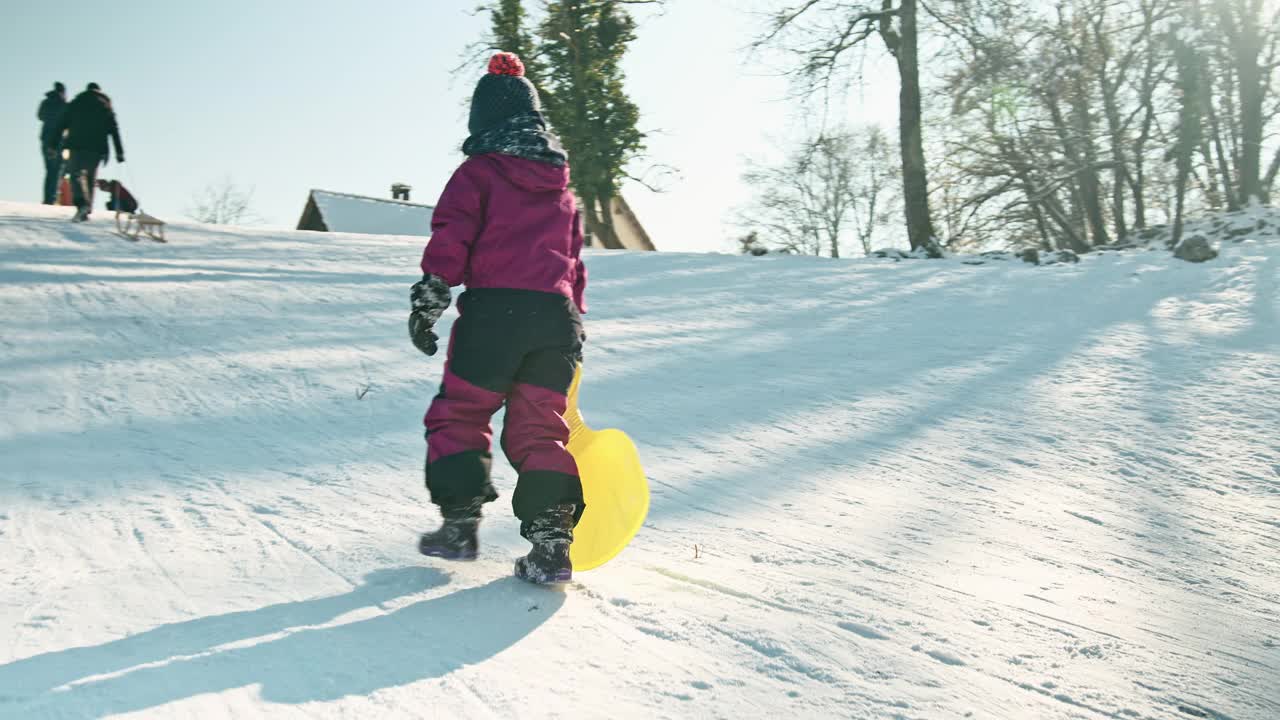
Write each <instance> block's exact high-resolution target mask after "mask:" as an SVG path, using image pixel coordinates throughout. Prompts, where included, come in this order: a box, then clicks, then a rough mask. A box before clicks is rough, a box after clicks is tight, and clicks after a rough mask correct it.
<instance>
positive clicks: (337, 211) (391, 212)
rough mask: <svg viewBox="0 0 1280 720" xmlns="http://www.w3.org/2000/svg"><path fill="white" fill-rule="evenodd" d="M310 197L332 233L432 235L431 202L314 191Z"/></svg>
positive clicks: (432, 209)
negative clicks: (424, 202)
mask: <svg viewBox="0 0 1280 720" xmlns="http://www.w3.org/2000/svg"><path fill="white" fill-rule="evenodd" d="M311 200H312V201H313V202H314V203H315V207H316V210H317V211H318V212H319V213H320V217H321V219H322V220H323V222H324V226H325V227H326V228H328V230H329V232H345V233H364V234H367V235H422V236H427V235H430V234H431V214H432V212H433V211H434V210H435V208H433V207H431V206H430V205H419V204H417V203H411V202H404V201H403V200H391V199H388V198H375V197H365V196H363V195H351V194H348V193H340V192H333V191H330V190H312V191H311Z"/></svg>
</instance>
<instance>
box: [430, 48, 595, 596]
mask: <svg viewBox="0 0 1280 720" xmlns="http://www.w3.org/2000/svg"><path fill="white" fill-rule="evenodd" d="M468 130H469V132H470V137H469V138H467V140H466V142H465V143H464V144H463V146H462V151H463V153H464V154H465V155H466V156H467V159H466V160H465V161H464V162H463V163H462V164H461V166H460V167H458V169H457V170H456V171H455V172H454V174H453V176H452V178H451V179H450V180H449V182H448V184H447V185H446V187H445V189H444V192H443V193H442V195H441V196H440V201H439V202H438V203H437V204H436V208H435V214H434V216H433V218H432V221H431V229H432V235H431V239H430V240H429V241H428V243H427V246H426V249H425V250H424V251H423V257H422V263H421V268H422V273H423V277H422V280H420V281H418V282H417V283H415V284H414V285H413V288H412V290H411V292H410V301H411V306H412V309H411V312H410V315H409V334H410V337H411V338H412V340H413V343H414V345H415V346H416V347H417V348H418V349H419V350H421V351H422V352H424V353H426V354H427V355H434V354H435V353H436V352H437V350H438V346H437V343H438V340H439V338H438V336H437V335H436V334H435V332H434V326H435V323H436V321H437V320H439V319H440V316H441V315H442V314H443V313H444V311H445V310H446V309H447V308H448V307H449V304H450V302H451V301H452V291H451V288H453V287H455V286H458V285H462V284H465V285H466V291H465V292H463V293H462V294H461V295H460V296H459V297H458V303H457V309H458V319H457V320H456V321H455V322H454V324H453V331H452V334H451V336H450V338H449V347H448V353H447V359H446V361H445V366H444V381H443V383H442V384H441V387H440V390H439V393H438V394H437V395H436V396H435V399H434V400H433V401H432V402H431V407H430V409H429V410H428V411H427V414H426V417H425V418H424V425H425V426H426V441H427V459H426V467H425V481H426V486H427V489H428V490H429V491H430V494H431V501H432V502H433V503H434V504H436V505H437V506H439V508H440V514H441V516H442V517H443V524H442V525H441V526H440V528H439V529H437V530H434V531H432V532H428V533H425V534H424V535H422V537H421V539H420V541H419V550H420V551H421V552H422V553H423V554H424V555H428V556H432V557H439V558H445V559H450V560H472V559H475V557H476V556H477V553H478V550H479V541H478V537H477V533H478V528H479V524H480V519H481V508H482V506H483V505H484V504H485V503H488V502H492V501H493V500H496V499H497V497H498V494H497V492H496V491H495V490H494V487H493V485H492V483H491V482H490V475H489V473H490V465H491V462H492V456H491V454H490V445H491V439H492V429H491V428H490V425H489V422H490V418H491V416H492V415H493V414H494V413H495V412H497V411H498V409H499V408H501V407H502V406H503V405H504V404H505V405H506V408H507V410H506V416H505V421H504V429H503V432H502V438H501V441H500V442H501V446H502V449H503V452H504V454H505V455H506V457H507V459H508V461H509V462H510V463H511V465H512V466H513V467H514V468H515V469H516V471H517V473H518V474H519V479H518V481H517V485H516V489H515V492H514V494H513V496H512V499H511V504H512V509H513V511H514V512H515V515H516V517H517V518H518V519H519V520H520V534H521V535H522V536H523V537H524V538H525V539H527V540H528V541H529V542H530V543H531V544H532V545H533V547H532V549H531V551H530V552H529V554H528V555H526V556H525V557H522V558H520V559H519V560H517V561H516V565H515V573H516V575H517V576H518V577H520V578H522V579H524V580H528V581H530V582H534V583H539V584H551V583H564V582H568V581H569V580H570V579H571V578H572V576H573V566H572V563H571V562H570V559H569V546H570V544H571V543H572V542H573V530H574V527H575V526H576V525H577V523H578V521H579V520H580V519H581V518H582V512H583V510H584V509H585V504H584V503H583V499H582V483H581V480H580V479H579V475H578V467H577V463H576V462H575V461H574V458H573V456H572V455H571V454H570V453H569V451H568V450H567V449H566V447H565V445H566V443H567V442H568V440H569V426H568V425H567V424H566V422H565V420H564V417H563V415H564V413H565V409H566V403H567V395H568V391H569V386H570V384H571V382H572V380H573V375H574V371H575V369H576V368H577V365H578V363H579V362H580V360H581V356H582V347H583V343H584V341H585V339H586V336H585V334H584V332H583V325H582V317H581V316H582V313H585V312H586V303H585V301H584V290H585V288H586V283H587V274H586V268H585V267H584V265H583V263H582V260H581V259H580V257H579V254H580V252H581V249H582V219H581V215H580V214H579V211H578V208H577V202H576V200H575V199H574V196H573V194H572V193H571V192H570V191H569V189H568V186H569V158H568V156H567V154H566V153H565V151H564V149H563V147H562V146H561V144H560V141H559V139H558V138H556V137H555V136H554V135H553V134H551V133H550V132H549V131H548V130H547V124H546V121H545V119H544V118H543V116H542V113H541V103H540V100H539V97H538V91H537V89H536V88H535V87H534V86H533V84H532V83H531V82H529V80H528V79H527V78H525V77H524V65H523V63H522V62H521V61H520V59H519V57H517V56H516V55H514V54H512V53H498V54H497V55H494V56H493V58H492V59H491V60H490V62H489V72H488V74H486V75H485V76H483V77H482V78H480V81H479V83H478V84H477V85H476V89H475V92H474V94H473V95H472V98H471V111H470V117H469V120H468Z"/></svg>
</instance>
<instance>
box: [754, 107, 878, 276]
mask: <svg viewBox="0 0 1280 720" xmlns="http://www.w3.org/2000/svg"><path fill="white" fill-rule="evenodd" d="M857 174H858V172H857V147H856V142H855V138H854V135H852V134H851V133H848V132H844V131H840V132H836V133H831V134H826V135H819V136H817V137H816V138H812V139H810V140H806V141H805V142H803V143H801V145H800V146H799V147H798V148H796V149H795V150H794V151H793V152H792V153H791V154H790V155H789V156H788V157H787V158H786V160H784V161H783V162H782V163H781V164H780V165H763V164H753V165H752V166H751V167H750V168H749V169H748V171H747V172H746V173H745V174H744V175H743V180H744V181H745V182H746V183H747V184H748V185H751V186H753V187H755V188H756V189H757V193H756V198H755V200H754V202H753V203H752V204H751V205H750V207H749V208H748V209H746V210H745V211H744V212H743V213H742V214H741V215H742V219H743V224H744V225H746V226H750V227H753V228H761V229H763V230H764V231H765V235H766V237H765V241H766V242H767V243H769V244H772V245H774V246H776V247H778V248H779V249H782V250H785V251H787V252H793V253H799V254H807V255H821V254H822V253H823V251H824V250H825V251H827V252H828V253H830V255H831V257H833V258H838V257H840V248H841V245H842V242H843V239H844V236H845V235H846V234H847V231H848V230H849V229H850V225H851V224H852V223H853V214H854V212H855V199H854V198H855V194H856V193H855V191H854V189H855V177H856V175H857Z"/></svg>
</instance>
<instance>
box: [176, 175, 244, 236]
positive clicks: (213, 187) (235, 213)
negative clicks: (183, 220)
mask: <svg viewBox="0 0 1280 720" xmlns="http://www.w3.org/2000/svg"><path fill="white" fill-rule="evenodd" d="M186 216H187V217H189V218H191V219H192V220H195V221H196V222H202V223H207V224H209V225H251V224H253V223H257V222H261V221H262V218H261V217H260V216H259V215H258V213H257V212H256V211H255V210H254V209H253V188H249V189H247V190H246V189H244V188H242V187H240V186H239V185H237V184H236V183H235V182H233V181H232V180H231V178H229V177H226V178H223V179H222V180H220V181H218V182H216V183H210V184H209V185H206V186H205V187H204V189H203V190H201V191H200V192H199V193H197V194H195V195H193V196H192V197H191V206H190V207H188V208H187V210H186Z"/></svg>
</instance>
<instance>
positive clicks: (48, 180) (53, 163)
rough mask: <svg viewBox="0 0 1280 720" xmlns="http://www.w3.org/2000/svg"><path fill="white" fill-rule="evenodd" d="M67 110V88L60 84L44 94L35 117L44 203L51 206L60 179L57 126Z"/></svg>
mask: <svg viewBox="0 0 1280 720" xmlns="http://www.w3.org/2000/svg"><path fill="white" fill-rule="evenodd" d="M66 109H67V86H66V85H63V84H62V83H60V82H56V83H54V84H53V89H52V90H50V91H49V92H47V93H45V94H44V100H41V101H40V108H39V109H38V110H36V117H37V118H39V119H40V155H41V156H43V157H44V200H43V201H42V202H44V204H45V205H52V204H54V202H55V201H56V200H57V197H58V179H59V178H61V177H62V151H61V149H59V147H58V145H59V141H60V140H61V139H62V138H61V132H60V131H58V129H57V128H58V124H59V123H60V122H62V113H63V112H64V111H65V110H66Z"/></svg>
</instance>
